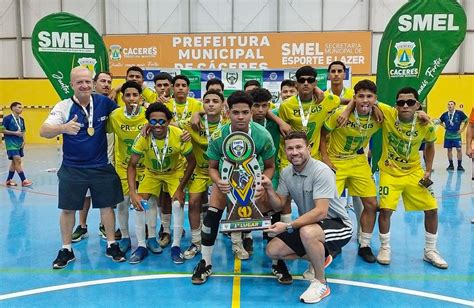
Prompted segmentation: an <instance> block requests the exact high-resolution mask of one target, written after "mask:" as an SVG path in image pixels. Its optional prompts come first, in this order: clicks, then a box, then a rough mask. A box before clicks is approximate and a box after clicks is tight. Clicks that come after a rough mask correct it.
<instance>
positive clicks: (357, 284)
mask: <svg viewBox="0 0 474 308" xmlns="http://www.w3.org/2000/svg"><path fill="white" fill-rule="evenodd" d="M212 276H213V277H235V276H239V277H241V278H271V279H274V277H273V276H268V275H267V276H265V275H233V274H221V275H212ZM189 277H191V275H190V274H158V275H143V276H128V277H118V278H109V279H99V280H91V281H82V282H76V283H69V284H63V285H57V286H51V287H44V288H38V289H31V290H26V291H20V292H14V293H8V294H3V295H0V301H2V300H7V299H12V298H17V297H22V296H28V295H35V294H40V293H46V292H53V291H60V290H67V289H74V288H81V287H87V286H96V285H102V284H109V283H118V282H128V281H140V280H153V279H170V278H189ZM296 279H299V280H302V278H296ZM328 282H330V283H335V284H342V285H349V286H355V287H362V288H369V289H377V290H382V291H388V292H396V293H402V294H407V295H414V296H419V297H426V298H431V299H435V300H439V301H445V302H450V303H455V304H460V305H466V306H471V307H474V301H469V300H464V299H460V298H456V297H450V296H444V295H439V294H434V293H428V292H422V291H415V290H410V289H404V288H397V287H390V286H385V285H379V284H373V283H367V282H359V281H351V280H343V279H331V278H328Z"/></svg>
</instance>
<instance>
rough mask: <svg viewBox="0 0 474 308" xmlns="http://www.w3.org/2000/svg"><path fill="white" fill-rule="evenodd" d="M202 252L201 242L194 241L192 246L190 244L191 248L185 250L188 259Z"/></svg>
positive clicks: (185, 256)
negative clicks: (195, 242)
mask: <svg viewBox="0 0 474 308" xmlns="http://www.w3.org/2000/svg"><path fill="white" fill-rule="evenodd" d="M200 252H201V244H200V243H197V244H194V243H192V244H191V246H189V248H188V249H186V250H185V251H184V258H185V259H186V260H189V259H192V258H194V257H195V256H196V255H197V254H198V253H200Z"/></svg>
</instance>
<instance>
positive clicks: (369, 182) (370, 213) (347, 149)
mask: <svg viewBox="0 0 474 308" xmlns="http://www.w3.org/2000/svg"><path fill="white" fill-rule="evenodd" d="M354 91H355V95H354V100H355V109H354V111H353V112H352V113H351V114H350V117H349V121H348V123H347V124H346V125H345V126H339V125H338V123H337V119H338V117H339V116H340V115H341V114H342V112H343V110H344V108H343V107H340V108H339V109H337V110H336V111H335V112H334V113H333V114H332V115H331V116H329V118H328V119H327V120H326V122H325V123H324V127H323V128H322V130H321V144H320V150H321V157H322V161H323V162H324V163H326V164H327V165H328V166H329V167H330V168H331V169H333V170H335V171H336V184H337V190H338V193H339V195H341V194H342V192H343V191H344V189H345V188H348V190H349V194H350V195H351V196H357V197H360V198H361V199H362V203H363V205H364V209H363V211H362V215H361V217H360V224H361V226H362V232H361V241H360V247H359V255H360V256H361V257H362V258H363V259H364V261H366V262H370V263H374V262H375V261H376V259H375V256H374V255H373V253H372V250H371V248H370V240H371V238H372V232H373V229H374V225H375V218H376V214H377V199H376V196H377V191H376V187H375V182H374V180H373V177H372V171H371V168H370V166H369V163H368V160H367V157H366V156H365V155H364V154H363V152H362V153H361V154H359V153H360V152H359V150H360V149H363V148H365V147H366V146H367V144H368V142H369V139H370V138H371V136H372V135H373V134H374V133H375V132H376V131H377V130H379V129H380V127H381V124H380V123H378V122H376V121H375V116H374V114H373V113H372V108H373V106H374V105H375V103H376V101H377V94H376V93H377V87H376V85H375V84H374V83H373V82H372V81H370V80H362V81H359V82H358V83H357V84H356V85H355V87H354ZM328 135H329V136H330V138H329V145H327V140H328V138H327V137H328ZM326 241H330V239H326Z"/></svg>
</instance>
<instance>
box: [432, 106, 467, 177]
mask: <svg viewBox="0 0 474 308" xmlns="http://www.w3.org/2000/svg"><path fill="white" fill-rule="evenodd" d="M455 108H456V102H454V101H449V102H448V111H446V112H445V113H443V114H442V115H441V117H440V118H439V120H440V121H441V125H442V126H443V127H444V128H445V129H446V132H445V134H444V148H445V149H447V151H448V160H449V166H448V168H446V170H448V171H453V170H454V164H453V148H456V152H457V159H458V169H457V170H458V171H464V168H463V166H462V150H461V146H462V143H461V134H462V133H463V131H464V129H466V127H467V115H466V114H465V113H464V112H462V111H461V110H456V109H455ZM461 124H463V126H462V128H461Z"/></svg>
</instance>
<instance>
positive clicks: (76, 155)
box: [45, 94, 118, 168]
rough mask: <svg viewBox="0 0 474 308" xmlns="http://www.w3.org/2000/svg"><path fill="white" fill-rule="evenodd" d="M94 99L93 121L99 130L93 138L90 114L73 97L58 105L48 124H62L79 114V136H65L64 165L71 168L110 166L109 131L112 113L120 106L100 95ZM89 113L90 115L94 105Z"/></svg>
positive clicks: (47, 121) (88, 110) (94, 96)
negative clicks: (89, 121)
mask: <svg viewBox="0 0 474 308" xmlns="http://www.w3.org/2000/svg"><path fill="white" fill-rule="evenodd" d="M91 100H92V102H93V106H94V116H93V119H92V122H93V127H94V130H95V132H94V135H92V136H89V134H88V133H87V128H88V127H89V123H88V119H87V115H86V113H85V112H84V110H83V109H82V107H81V105H80V104H79V102H77V101H75V100H74V99H72V98H68V99H65V100H63V101H61V102H59V103H57V104H56V105H55V106H54V108H53V110H52V111H51V113H50V114H49V116H48V118H47V119H46V121H45V123H47V124H50V125H61V124H65V123H67V122H69V121H70V120H71V119H72V118H74V115H77V122H78V123H79V124H80V125H81V128H80V130H79V132H78V134H77V135H75V136H73V135H67V134H63V165H65V166H67V167H76V168H98V167H103V166H106V165H107V164H108V163H109V160H108V158H107V136H106V131H105V128H106V124H107V119H108V117H109V115H110V113H111V112H112V111H113V110H114V109H115V108H118V105H117V104H116V103H115V102H114V101H112V100H111V99H109V98H108V97H106V96H103V95H99V94H92V96H91ZM86 110H87V112H90V104H89V105H87V107H86Z"/></svg>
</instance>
